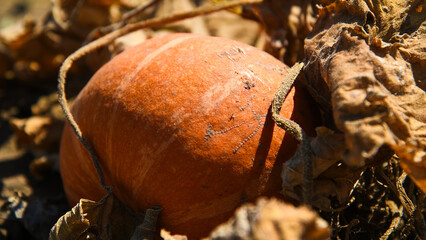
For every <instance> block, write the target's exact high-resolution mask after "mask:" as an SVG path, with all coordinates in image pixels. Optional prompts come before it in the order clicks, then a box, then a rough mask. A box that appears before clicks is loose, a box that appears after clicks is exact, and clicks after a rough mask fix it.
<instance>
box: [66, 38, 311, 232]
mask: <svg viewBox="0 0 426 240" xmlns="http://www.w3.org/2000/svg"><path fill="white" fill-rule="evenodd" d="M287 70H288V67H287V66H286V65H284V64H283V63H281V62H280V61H278V60H276V59H275V58H274V57H272V56H270V55H269V54H267V53H265V52H263V51H261V50H259V49H256V48H254V47H252V46H249V45H246V44H243V43H240V42H236V41H233V40H229V39H224V38H217V37H209V36H201V35H195V34H171V35H167V36H163V37H158V38H154V39H151V40H147V41H145V42H143V43H141V44H139V45H137V46H135V47H133V48H131V49H128V50H126V51H125V52H123V53H121V54H119V55H118V56H116V57H115V58H113V59H112V60H111V61H110V62H108V63H107V64H105V65H104V66H103V67H102V68H101V69H99V70H98V72H97V73H96V74H95V75H94V76H93V77H92V79H91V80H90V81H89V82H88V84H87V85H86V86H85V88H84V89H83V90H82V91H81V92H80V94H79V95H78V97H77V98H76V100H75V102H74V104H73V107H72V113H73V115H74V117H75V119H76V121H77V123H78V124H79V126H80V128H81V131H82V132H83V135H84V136H85V137H86V139H87V140H88V142H89V143H90V144H91V145H92V147H93V148H94V149H95V151H96V153H97V155H98V157H99V161H100V165H101V167H102V169H103V172H104V175H105V178H106V182H107V183H108V184H110V185H112V186H113V187H114V192H115V194H116V195H117V196H118V197H119V198H120V199H121V200H122V201H123V202H124V203H125V204H127V205H128V206H129V207H130V208H132V209H133V210H134V211H143V210H144V209H147V208H149V207H152V206H161V207H162V208H163V211H162V212H161V214H160V218H159V225H160V227H161V228H166V229H167V230H168V231H171V232H172V233H173V234H185V235H188V237H189V238H201V237H205V236H207V235H208V234H209V232H210V231H211V230H212V229H213V228H214V227H215V226H217V225H218V224H220V223H221V222H224V221H226V220H227V219H228V218H229V217H230V216H231V215H232V214H233V211H234V210H235V209H236V208H237V207H238V206H240V205H241V204H242V203H244V202H246V201H254V200H255V199H256V198H257V197H258V196H277V195H278V194H279V191H280V189H281V178H280V173H281V168H282V163H283V162H284V161H286V160H288V159H289V158H290V157H291V156H292V155H293V154H294V152H295V149H296V147H297V143H296V141H295V140H294V138H293V137H292V136H291V135H290V134H285V132H284V131H283V130H282V129H279V128H278V127H277V126H275V124H274V122H273V120H272V119H271V117H270V114H269V110H270V109H269V108H270V104H271V101H272V98H273V96H274V93H275V91H276V89H277V88H278V86H279V84H280V83H281V81H282V80H283V79H284V77H285V75H286V72H287ZM281 115H282V116H284V117H286V118H290V119H293V120H295V121H297V122H299V123H300V124H301V126H302V127H303V128H304V129H305V131H307V132H308V133H313V132H314V127H315V124H314V122H315V121H314V120H315V119H319V118H318V113H317V112H316V110H315V108H314V104H313V102H311V100H310V97H309V95H308V94H307V93H306V92H305V91H304V89H303V88H300V87H296V89H295V88H293V89H292V90H291V92H290V94H289V95H288V97H287V98H286V101H285V103H284V104H283V107H282V110H281ZM60 164H61V165H60V170H61V175H62V178H63V183H64V188H65V192H66V195H67V198H68V200H69V202H70V204H71V205H75V204H76V203H77V202H78V201H79V199H80V198H86V199H91V200H96V201H97V200H100V199H101V198H102V197H103V196H104V195H105V194H106V192H105V191H104V190H103V189H102V188H101V186H100V184H99V180H98V176H97V174H96V170H95V168H94V167H93V165H92V162H91V160H90V157H89V154H88V153H87V151H86V150H85V149H84V148H83V146H82V144H81V143H80V142H79V141H78V139H77V137H76V136H75V134H74V132H73V131H72V129H71V127H70V126H69V125H68V124H67V125H66V126H65V128H64V132H63V137H62V141H61V150H60Z"/></svg>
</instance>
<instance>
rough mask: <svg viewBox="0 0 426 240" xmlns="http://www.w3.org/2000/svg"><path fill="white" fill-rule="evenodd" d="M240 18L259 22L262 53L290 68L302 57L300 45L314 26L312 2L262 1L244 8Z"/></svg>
mask: <svg viewBox="0 0 426 240" xmlns="http://www.w3.org/2000/svg"><path fill="white" fill-rule="evenodd" d="M243 10H244V11H243V12H242V15H243V16H245V17H247V18H251V19H255V20H257V21H259V22H260V23H261V24H262V26H263V27H264V28H265V31H266V33H267V40H266V44H265V46H264V50H265V51H266V52H268V53H270V54H271V55H273V56H274V57H276V58H278V59H280V60H282V61H283V62H284V63H285V64H287V65H289V66H292V65H294V64H295V63H296V62H298V61H300V60H301V59H303V57H304V48H303V43H304V39H305V38H306V36H307V35H308V33H309V32H310V31H311V30H312V27H313V25H314V24H315V21H316V17H315V14H314V4H313V1H312V0H303V1H300V0H287V1H264V2H263V3H262V4H260V5H253V6H244V8H243Z"/></svg>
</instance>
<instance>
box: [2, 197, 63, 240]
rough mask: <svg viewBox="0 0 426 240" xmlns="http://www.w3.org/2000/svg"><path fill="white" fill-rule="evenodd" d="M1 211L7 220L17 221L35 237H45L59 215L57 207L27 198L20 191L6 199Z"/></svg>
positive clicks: (36, 199)
mask: <svg viewBox="0 0 426 240" xmlns="http://www.w3.org/2000/svg"><path fill="white" fill-rule="evenodd" d="M2 211H4V212H6V213H7V214H6V215H8V217H7V220H13V221H19V222H21V223H22V224H23V226H24V227H25V229H26V230H27V231H28V232H30V233H31V235H32V236H33V237H34V238H35V239H40V240H41V239H47V237H48V236H49V230H50V227H51V226H52V224H54V221H55V220H56V219H57V218H58V217H59V209H58V208H57V207H56V206H55V205H54V204H50V203H47V202H44V201H42V200H40V199H39V198H28V197H26V196H24V195H23V194H22V193H19V192H17V193H15V194H14V195H13V196H10V197H9V198H8V199H7V202H6V203H5V204H4V206H2Z"/></svg>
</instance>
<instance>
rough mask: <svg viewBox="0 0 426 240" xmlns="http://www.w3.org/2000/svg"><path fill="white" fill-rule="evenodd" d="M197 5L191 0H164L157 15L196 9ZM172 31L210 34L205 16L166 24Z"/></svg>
mask: <svg viewBox="0 0 426 240" xmlns="http://www.w3.org/2000/svg"><path fill="white" fill-rule="evenodd" d="M194 8H195V6H194V4H193V2H192V1H190V0H163V1H161V2H160V3H159V6H158V10H157V12H156V14H155V15H156V17H165V16H170V15H172V14H176V13H179V12H183V11H189V10H192V9H194ZM164 27H165V28H167V29H169V30H171V31H172V32H188V33H198V34H203V35H209V32H208V30H207V27H206V24H205V23H204V20H203V18H199V17H198V18H191V19H186V20H183V21H179V22H177V23H173V24H169V25H166V26H164Z"/></svg>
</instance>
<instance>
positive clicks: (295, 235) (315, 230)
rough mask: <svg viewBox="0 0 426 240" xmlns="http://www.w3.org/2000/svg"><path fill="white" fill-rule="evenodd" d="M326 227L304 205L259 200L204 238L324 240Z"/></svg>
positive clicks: (245, 206) (327, 229) (326, 236)
mask: <svg viewBox="0 0 426 240" xmlns="http://www.w3.org/2000/svg"><path fill="white" fill-rule="evenodd" d="M329 237H330V232H329V228H328V224H327V222H326V221H325V220H323V219H322V218H320V217H319V216H318V215H317V214H316V213H315V212H314V211H312V210H310V209H308V208H307V207H305V206H300V207H295V206H293V205H291V204H288V203H284V202H281V201H279V200H276V199H270V200H267V199H260V200H258V202H257V203H256V204H251V203H250V204H246V205H243V206H242V207H240V208H239V209H237V211H236V212H235V215H234V217H233V218H231V219H230V220H229V221H228V222H227V223H224V224H222V225H220V226H218V227H217V228H216V229H215V230H214V231H213V232H212V233H211V235H210V236H209V238H208V239H216V240H218V239H264V240H266V239H268V240H274V239H293V240H297V239H317V240H321V239H328V238H329Z"/></svg>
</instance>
